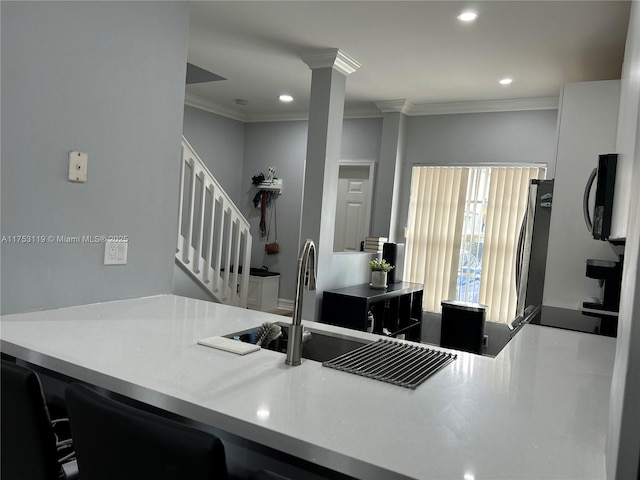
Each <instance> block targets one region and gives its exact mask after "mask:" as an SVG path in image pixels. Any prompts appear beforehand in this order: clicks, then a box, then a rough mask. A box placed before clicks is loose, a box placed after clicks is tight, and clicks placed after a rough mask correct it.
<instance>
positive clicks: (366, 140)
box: [238, 118, 382, 300]
mask: <svg viewBox="0 0 640 480" xmlns="http://www.w3.org/2000/svg"><path fill="white" fill-rule="evenodd" d="M381 125H382V120H381V119H378V118H373V119H347V120H345V121H344V125H343V132H342V146H341V158H342V159H349V160H354V159H358V160H359V159H366V160H376V161H377V159H378V156H379V151H380V132H381ZM306 149H307V122H306V121H298V122H265V123H249V124H247V125H246V127H245V150H244V151H245V159H244V167H243V175H242V178H243V180H242V184H241V185H242V186H241V190H242V200H241V201H240V203H239V204H238V206H239V207H240V209H241V210H242V211H243V213H244V214H245V216H246V217H247V218H248V219H249V222H250V224H251V235H252V236H253V247H252V255H251V264H252V266H253V267H261V266H263V265H264V266H267V267H268V268H269V269H270V270H273V271H276V272H280V274H281V276H280V298H283V299H289V300H293V298H294V290H295V271H296V263H297V257H298V250H299V244H298V240H299V235H300V215H301V200H302V185H303V178H304V163H305V160H306ZM270 166H274V167H276V176H278V177H280V178H282V179H283V190H282V195H281V196H280V197H279V198H278V200H277V216H278V243H279V244H280V253H279V254H278V255H266V254H265V253H264V244H265V241H264V239H261V238H260V235H259V229H258V225H259V222H260V210H259V209H256V208H254V207H253V203H252V200H253V197H254V195H255V194H256V193H257V191H258V190H257V189H256V188H255V187H253V186H252V185H251V177H252V176H253V175H256V174H258V173H260V172H263V173H264V174H265V175H266V173H267V168H268V167H270ZM355 278H357V279H358V280H354V282H357V281H359V276H358V277H355ZM341 280H343V281H347V282H348V281H349V277H348V276H347V278H344V277H341Z"/></svg>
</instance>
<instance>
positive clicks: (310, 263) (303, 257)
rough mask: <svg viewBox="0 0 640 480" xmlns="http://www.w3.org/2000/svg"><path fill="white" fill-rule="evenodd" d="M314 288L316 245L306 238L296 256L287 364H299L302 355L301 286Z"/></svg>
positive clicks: (309, 288)
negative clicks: (294, 288)
mask: <svg viewBox="0 0 640 480" xmlns="http://www.w3.org/2000/svg"><path fill="white" fill-rule="evenodd" d="M305 285H306V287H307V289H308V290H315V289H316V246H315V244H314V243H313V240H308V239H307V241H306V242H305V243H304V246H303V247H302V249H301V250H300V256H299V257H298V276H297V278H296V298H295V300H294V303H293V320H292V322H291V328H290V329H289V341H288V343H287V359H286V360H285V363H286V364H287V365H292V366H296V365H300V357H301V356H302V333H303V326H302V301H303V298H304V296H303V293H304V292H303V288H304V286H305Z"/></svg>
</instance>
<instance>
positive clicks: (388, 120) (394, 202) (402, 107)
mask: <svg viewBox="0 0 640 480" xmlns="http://www.w3.org/2000/svg"><path fill="white" fill-rule="evenodd" d="M376 106H377V107H378V109H379V110H380V111H381V112H382V137H381V141H380V160H379V162H378V171H377V174H376V176H377V178H376V186H375V191H374V199H375V200H374V205H373V215H372V217H373V219H372V222H371V234H372V235H374V236H378V237H388V238H389V241H390V242H400V243H402V241H403V240H404V239H403V238H402V237H398V232H397V230H398V225H397V223H398V209H399V202H400V184H401V180H402V158H403V151H404V143H405V123H406V115H405V113H406V112H407V111H408V109H409V107H410V104H409V103H408V102H407V101H406V100H389V101H384V102H376Z"/></svg>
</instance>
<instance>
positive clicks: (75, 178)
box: [69, 151, 89, 183]
mask: <svg viewBox="0 0 640 480" xmlns="http://www.w3.org/2000/svg"><path fill="white" fill-rule="evenodd" d="M88 160H89V155H88V154H87V153H84V152H75V151H74V152H69V181H70V182H76V183H86V182H87V161H88Z"/></svg>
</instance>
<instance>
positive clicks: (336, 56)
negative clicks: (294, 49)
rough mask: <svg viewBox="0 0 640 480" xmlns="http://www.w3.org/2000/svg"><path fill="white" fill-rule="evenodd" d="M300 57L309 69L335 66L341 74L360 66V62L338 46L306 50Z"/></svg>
mask: <svg viewBox="0 0 640 480" xmlns="http://www.w3.org/2000/svg"><path fill="white" fill-rule="evenodd" d="M300 58H301V59H302V61H303V62H304V63H306V64H307V65H308V66H309V68H310V69H311V70H315V69H317V68H335V69H336V70H338V71H339V72H340V73H342V74H343V75H345V76H346V75H351V74H352V73H353V72H355V71H356V70H358V69H359V68H360V67H361V64H360V62H358V61H357V60H356V59H355V58H353V57H351V56H350V55H347V54H346V53H344V52H343V51H342V50H340V49H339V48H327V49H323V50H313V51H307V52H303V53H302V54H300Z"/></svg>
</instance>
